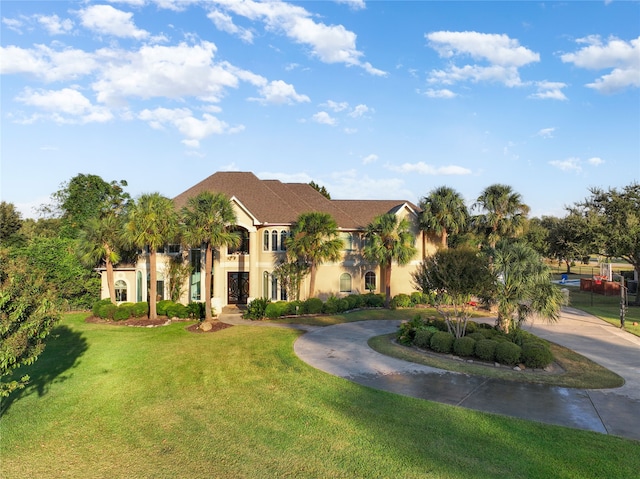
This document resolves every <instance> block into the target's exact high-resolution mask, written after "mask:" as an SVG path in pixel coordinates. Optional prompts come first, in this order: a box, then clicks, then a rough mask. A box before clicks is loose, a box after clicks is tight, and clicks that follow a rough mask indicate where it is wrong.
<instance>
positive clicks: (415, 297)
mask: <svg viewBox="0 0 640 479" xmlns="http://www.w3.org/2000/svg"><path fill="white" fill-rule="evenodd" d="M429 299H430V298H429V295H428V294H424V293H421V292H420V291H414V292H413V293H411V304H413V305H418V304H429V303H430V301H429Z"/></svg>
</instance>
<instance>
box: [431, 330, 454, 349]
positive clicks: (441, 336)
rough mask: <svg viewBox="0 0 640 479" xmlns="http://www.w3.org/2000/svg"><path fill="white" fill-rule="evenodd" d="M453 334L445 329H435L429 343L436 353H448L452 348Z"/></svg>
mask: <svg viewBox="0 0 640 479" xmlns="http://www.w3.org/2000/svg"><path fill="white" fill-rule="evenodd" d="M454 339H455V338H454V336H453V334H451V333H448V332H446V331H436V332H435V333H433V336H431V340H430V341H429V345H430V346H431V349H433V350H434V351H435V352H437V353H450V352H451V350H452V349H453V340H454Z"/></svg>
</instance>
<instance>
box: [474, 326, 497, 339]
mask: <svg viewBox="0 0 640 479" xmlns="http://www.w3.org/2000/svg"><path fill="white" fill-rule="evenodd" d="M478 332H479V333H480V334H482V335H483V336H484V337H485V339H493V338H495V337H496V335H498V334H500V332H499V331H498V330H497V329H495V328H493V327H488V328H478Z"/></svg>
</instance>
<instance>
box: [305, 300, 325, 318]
mask: <svg viewBox="0 0 640 479" xmlns="http://www.w3.org/2000/svg"><path fill="white" fill-rule="evenodd" d="M323 306H324V304H323V303H322V300H321V299H320V298H309V299H307V300H306V301H305V302H303V303H302V311H303V314H320V313H322V307H323Z"/></svg>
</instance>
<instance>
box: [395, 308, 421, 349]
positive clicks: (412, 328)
mask: <svg viewBox="0 0 640 479" xmlns="http://www.w3.org/2000/svg"><path fill="white" fill-rule="evenodd" d="M425 328H426V324H425V323H424V321H423V320H422V318H421V317H420V315H419V314H417V315H415V316H414V317H413V318H412V319H411V321H405V322H403V323H402V324H400V327H399V328H398V334H397V336H396V338H397V340H398V341H399V342H400V343H402V344H412V343H413V340H414V338H415V337H416V332H418V331H419V330H421V329H425Z"/></svg>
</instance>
